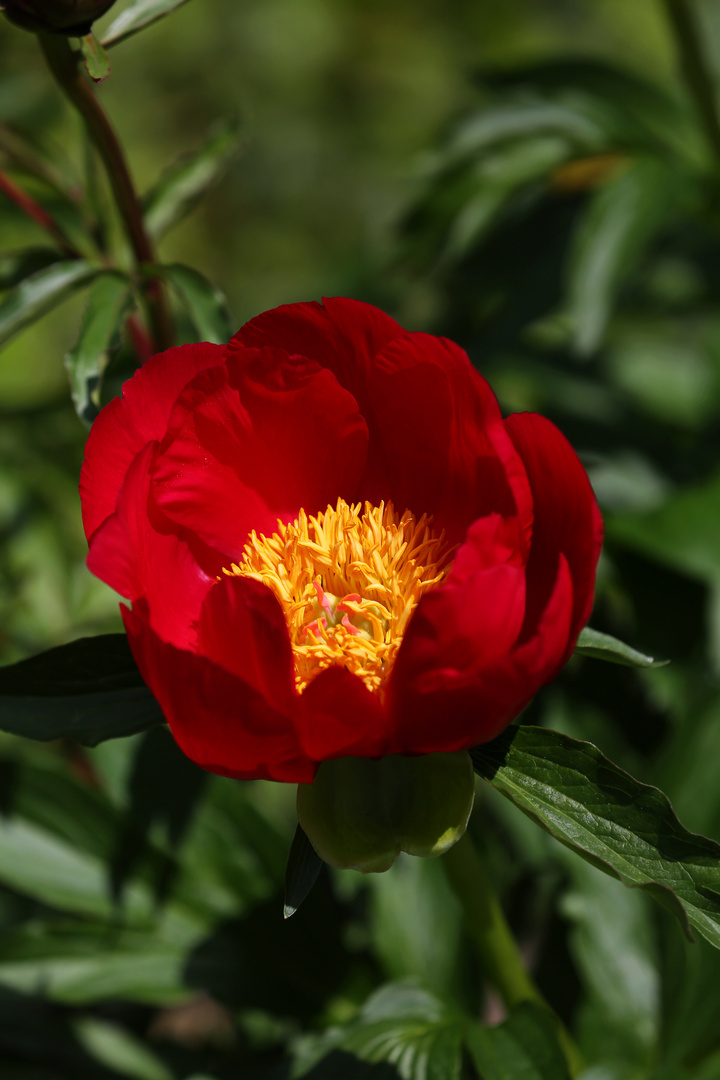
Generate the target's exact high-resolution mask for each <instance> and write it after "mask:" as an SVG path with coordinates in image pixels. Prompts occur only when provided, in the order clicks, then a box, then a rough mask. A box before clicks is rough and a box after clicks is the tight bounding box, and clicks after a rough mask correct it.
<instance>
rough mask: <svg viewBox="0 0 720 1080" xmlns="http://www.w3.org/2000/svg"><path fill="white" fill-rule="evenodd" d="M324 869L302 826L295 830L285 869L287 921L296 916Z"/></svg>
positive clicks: (284, 911)
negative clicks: (321, 870)
mask: <svg viewBox="0 0 720 1080" xmlns="http://www.w3.org/2000/svg"><path fill="white" fill-rule="evenodd" d="M321 867H322V859H321V858H320V856H319V855H318V854H316V852H315V849H314V847H313V846H312V844H311V843H310V841H309V840H308V838H307V836H306V835H305V831H304V829H303V828H302V826H301V825H298V827H297V828H296V830H295V835H294V836H293V840H292V844H291V845H290V853H289V855H288V861H287V867H286V868H285V905H284V907H283V914H284V916H285V918H286V919H289V918H290V916H291V915H294V914H295V912H296V911H297V909H298V908H299V907H300V905H301V904H302V902H303V900H304V899H305V897H306V896H307V895H308V893H309V892H310V890H311V889H312V887H313V885H314V884H315V882H316V881H317V876H318V874H319V873H320V869H321Z"/></svg>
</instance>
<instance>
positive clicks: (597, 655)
mask: <svg viewBox="0 0 720 1080" xmlns="http://www.w3.org/2000/svg"><path fill="white" fill-rule="evenodd" d="M575 652H576V653H578V654H579V655H580V656H592V657H594V659H595V660H608V661H609V662H610V663H611V664H622V665H624V666H625V667H641V668H653V667H664V666H665V664H667V663H668V661H667V660H655V659H654V658H653V657H652V656H646V655H645V654H644V653H641V652H638V651H637V649H632V648H630V646H629V645H626V644H625V642H624V641H619V640H618V638H615V637H613V636H612V635H611V634H602V633H601V632H600V631H599V630H591V628H590V627H589V626H586V627H585V628H584V629H583V630H581V631H580V637H579V638H578V641H577V645H576V646H575Z"/></svg>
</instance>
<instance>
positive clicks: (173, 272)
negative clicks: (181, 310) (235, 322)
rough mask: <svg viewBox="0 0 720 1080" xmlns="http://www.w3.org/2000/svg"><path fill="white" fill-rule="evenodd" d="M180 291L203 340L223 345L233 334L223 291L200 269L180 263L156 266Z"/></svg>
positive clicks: (155, 269) (159, 272) (154, 269)
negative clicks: (199, 270) (200, 271)
mask: <svg viewBox="0 0 720 1080" xmlns="http://www.w3.org/2000/svg"><path fill="white" fill-rule="evenodd" d="M153 273H158V274H161V275H162V276H163V277H164V278H165V279H166V280H167V281H169V282H170V284H171V285H172V286H173V288H174V289H175V290H176V291H177V293H178V295H179V296H180V299H181V300H182V301H183V303H184V305H185V307H186V308H187V312H188V314H189V316H190V318H191V319H192V321H193V324H194V325H195V328H196V329H197V332H198V335H199V339H200V340H201V341H211V342H213V343H214V344H215V345H224V344H225V343H226V342H227V341H228V340H229V339H230V338H231V337H232V335H233V327H232V323H231V322H230V316H229V315H228V311H227V306H226V300H225V297H224V295H223V293H222V292H221V291H220V290H219V289H216V288H215V286H214V285H211V284H210V282H209V281H208V280H207V278H204V277H203V276H202V274H200V273H198V271H197V270H193V269H192V268H191V267H189V266H182V265H181V264H180V263H167V264H164V265H162V266H157V267H153Z"/></svg>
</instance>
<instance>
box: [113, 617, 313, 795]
mask: <svg viewBox="0 0 720 1080" xmlns="http://www.w3.org/2000/svg"><path fill="white" fill-rule="evenodd" d="M123 619H124V622H125V629H126V631H127V635H128V640H129V642H130V647H131V649H132V652H133V656H134V657H135V660H136V661H137V664H138V667H139V668H140V672H141V674H142V676H143V678H144V679H145V681H146V683H147V684H148V686H149V687H150V689H151V690H152V691H153V693H154V694H155V696H156V697H157V699H158V701H159V703H160V707H161V708H162V710H163V713H164V714H165V718H166V720H167V722H168V724H169V725H170V730H171V731H172V733H173V737H174V738H175V740H176V742H177V744H178V746H179V747H180V749H181V750H182V751H183V753H185V754H187V756H188V757H189V758H192V760H193V761H195V762H197V764H198V765H200V766H202V768H204V769H208V770H209V771H210V772H214V773H219V774H220V775H221V776H231V777H235V778H237V779H241V780H253V779H261V780H282V781H286V782H289V783H305V784H306V783H310V782H311V781H312V779H313V777H314V775H315V769H316V766H315V765H314V764H313V762H311V761H310V760H309V759H308V758H307V757H306V756H305V754H304V752H303V750H302V747H301V746H300V742H299V739H298V736H297V732H296V730H295V728H294V726H293V724H292V723H291V721H290V720H289V718H288V717H287V716H286V715H284V714H283V713H281V712H278V711H277V710H276V709H275V708H273V706H272V705H271V704H270V702H269V701H268V700H267V699H266V698H265V697H264V695H263V694H262V693H259V692H258V691H257V690H256V689H255V688H254V687H252V686H250V685H249V684H248V683H246V682H245V681H243V680H242V679H240V678H238V677H237V676H236V675H234V674H231V673H230V672H229V671H226V670H225V669H224V668H223V667H220V666H219V665H217V664H214V663H212V661H210V660H208V659H207V658H206V657H204V656H200V655H199V654H197V653H194V652H188V651H184V650H181V649H177V648H175V647H174V646H172V645H168V644H166V643H165V642H164V641H162V640H161V639H160V638H159V637H158V636H157V634H156V633H154V631H153V630H152V628H151V627H150V626H149V624H148V623H147V622H146V620H145V619H144V618H143V617H142V615H141V613H140V612H135V611H128V610H127V608H124V609H123Z"/></svg>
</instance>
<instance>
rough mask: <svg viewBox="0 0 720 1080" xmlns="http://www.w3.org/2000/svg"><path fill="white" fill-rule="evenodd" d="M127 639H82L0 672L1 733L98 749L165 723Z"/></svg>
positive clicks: (118, 636)
mask: <svg viewBox="0 0 720 1080" xmlns="http://www.w3.org/2000/svg"><path fill="white" fill-rule="evenodd" d="M163 722H164V721H163V715H162V713H161V711H160V706H159V705H158V703H157V701H156V700H155V698H154V697H153V696H152V694H151V693H150V691H149V690H148V688H147V686H146V685H145V683H144V682H143V680H142V677H141V675H140V672H139V671H138V668H137V664H136V663H135V661H134V659H133V656H132V653H131V652H130V648H129V646H128V643H127V638H126V637H125V635H124V634H101V635H99V636H98V637H92V638H79V639H78V640H77V641H72V642H70V644H69V645H60V646H59V647H58V648H56V649H50V650H49V651H48V652H44V653H40V654H39V655H38V656H33V657H31V658H30V659H29V660H21V661H20V663H18V664H11V665H9V666H8V667H4V668H0V729H1V730H3V731H9V732H11V733H12V734H14V735H24V736H25V737H26V738H29V739H39V740H41V741H43V742H45V741H47V740H50V739H60V738H70V739H76V740H77V741H78V742H80V743H83V745H85V746H96V745H97V744H98V743H99V742H102V741H103V740H104V739H117V738H120V737H121V736H124V735H134V734H135V733H136V732H138V731H145V730H146V728H149V727H152V726H153V725H155V724H161V723H163Z"/></svg>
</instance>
